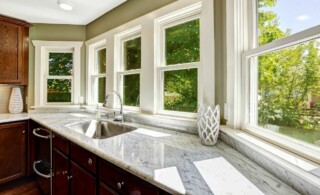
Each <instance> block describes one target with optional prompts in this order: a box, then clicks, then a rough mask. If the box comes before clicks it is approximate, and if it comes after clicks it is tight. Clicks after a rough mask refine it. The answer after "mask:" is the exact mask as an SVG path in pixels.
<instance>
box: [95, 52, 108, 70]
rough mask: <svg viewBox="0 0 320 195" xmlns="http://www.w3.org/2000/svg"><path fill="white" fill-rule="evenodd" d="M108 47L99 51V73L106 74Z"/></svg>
mask: <svg viewBox="0 0 320 195" xmlns="http://www.w3.org/2000/svg"><path fill="white" fill-rule="evenodd" d="M106 57H107V49H106V48H104V49H100V50H98V51H97V58H98V62H97V64H98V73H99V74H105V73H106V68H107V58H106Z"/></svg>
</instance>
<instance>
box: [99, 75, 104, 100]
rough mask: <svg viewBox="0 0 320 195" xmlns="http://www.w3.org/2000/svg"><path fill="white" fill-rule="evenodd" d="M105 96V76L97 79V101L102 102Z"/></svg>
mask: <svg viewBox="0 0 320 195" xmlns="http://www.w3.org/2000/svg"><path fill="white" fill-rule="evenodd" d="M105 96H106V77H103V78H99V79H98V102H99V103H103V102H104V100H105Z"/></svg>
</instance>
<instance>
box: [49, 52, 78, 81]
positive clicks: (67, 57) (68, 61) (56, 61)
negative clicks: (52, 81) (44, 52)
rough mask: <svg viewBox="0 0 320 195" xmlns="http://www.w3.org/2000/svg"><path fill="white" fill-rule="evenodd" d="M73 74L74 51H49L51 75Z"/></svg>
mask: <svg viewBox="0 0 320 195" xmlns="http://www.w3.org/2000/svg"><path fill="white" fill-rule="evenodd" d="M72 74H73V53H49V75H52V76H69V75H72Z"/></svg>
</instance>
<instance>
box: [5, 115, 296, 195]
mask: <svg viewBox="0 0 320 195" xmlns="http://www.w3.org/2000/svg"><path fill="white" fill-rule="evenodd" d="M28 118H31V119H33V120H35V121H36V122H38V123H40V124H42V125H43V126H45V127H47V128H49V129H51V130H52V131H54V132H56V133H58V134H60V135H62V136H64V137H66V138H67V139H69V140H70V141H72V142H74V143H76V144H78V145H80V146H82V147H84V148H86V149H87V150H89V151H91V152H92V153H94V154H96V155H98V156H100V157H101V158H103V159H105V160H107V161H109V162H111V163H114V164H115V165H117V166H119V167H121V168H123V169H125V170H127V171H128V172H130V173H132V174H134V175H136V176H138V177H140V178H142V179H144V180H146V181H148V182H150V183H152V184H153V185H155V186H157V187H159V188H162V189H164V190H166V191H168V192H170V193H173V194H195V195H197V194H199V195H205V194H237V195H238V194H245V195H247V194H253V195H257V194H298V193H297V192H296V191H294V190H293V189H292V188H290V187H289V186H287V185H286V184H284V183H283V182H281V181H280V180H279V179H277V178H276V177H274V176H273V175H271V174H270V173H268V172H267V171H265V170H264V169H263V168H261V167H259V166H258V165H257V164H255V163H254V162H252V161H251V160H249V159H248V158H246V157H245V156H243V155H242V154H240V153H239V152H237V151H236V150H234V149H232V148H231V147H229V146H228V145H227V144H225V143H224V142H222V141H218V143H217V144H216V145H215V146H213V147H207V146H203V145H201V143H200V140H199V138H198V137H197V136H195V135H191V134H186V133H180V132H176V131H170V130H166V129H161V128H155V127H150V126H144V125H139V124H129V125H132V126H135V127H137V130H134V131H131V132H129V133H124V134H121V135H118V136H114V137H110V138H107V139H91V138H88V137H86V136H85V135H82V134H80V133H77V132H75V131H71V130H69V129H68V127H67V126H68V125H70V124H78V123H83V122H86V121H90V120H91V119H92V118H93V115H90V114H86V113H39V114H18V115H12V114H0V123H4V122H12V121H19V120H26V119H28Z"/></svg>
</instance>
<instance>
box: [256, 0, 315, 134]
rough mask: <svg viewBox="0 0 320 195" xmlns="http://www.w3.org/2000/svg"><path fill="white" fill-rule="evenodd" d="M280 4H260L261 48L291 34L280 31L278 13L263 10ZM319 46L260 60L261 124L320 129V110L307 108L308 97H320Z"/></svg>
mask: <svg viewBox="0 0 320 195" xmlns="http://www.w3.org/2000/svg"><path fill="white" fill-rule="evenodd" d="M276 2H277V1H276V0H272V1H271V0H259V3H258V5H259V13H258V17H259V18H258V19H259V22H258V27H259V44H260V45H263V44H267V43H270V42H272V41H274V40H276V39H279V38H283V37H285V36H288V35H289V34H290V30H286V32H283V31H282V30H281V29H280V28H279V22H278V20H277V15H276V14H275V13H272V12H270V11H269V12H267V11H264V9H263V8H265V7H266V6H274V5H275V4H276ZM319 46H320V45H319V41H318V40H314V41H309V42H306V43H304V44H299V45H296V46H292V47H289V48H285V49H281V50H279V51H276V52H271V53H267V54H264V55H262V56H259V57H258V91H259V102H258V122H259V124H261V125H263V126H266V125H268V124H273V125H278V126H286V127H295V128H303V129H315V130H319V129H320V122H319V116H320V112H319V110H318V109H317V108H316V109H307V105H306V103H307V102H308V95H309V96H310V95H312V96H319V95H320V92H319V91H320V90H319V87H320V55H319V53H320V52H319V49H318V48H320V47H319ZM317 117H318V118H317Z"/></svg>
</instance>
